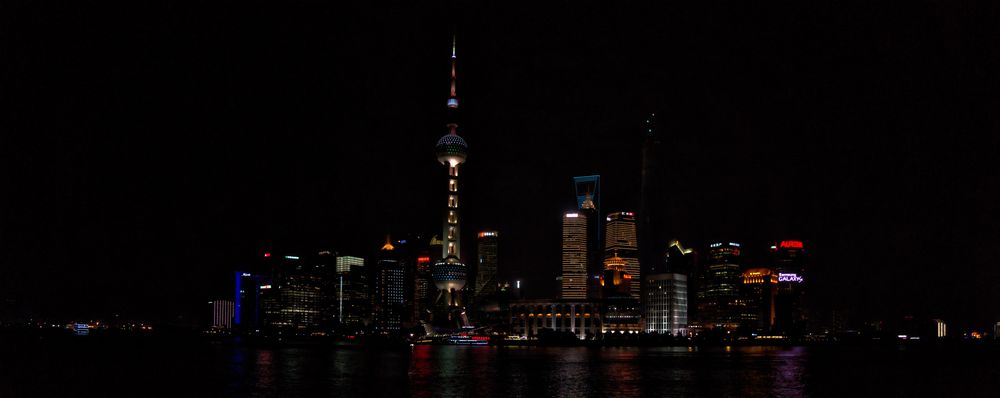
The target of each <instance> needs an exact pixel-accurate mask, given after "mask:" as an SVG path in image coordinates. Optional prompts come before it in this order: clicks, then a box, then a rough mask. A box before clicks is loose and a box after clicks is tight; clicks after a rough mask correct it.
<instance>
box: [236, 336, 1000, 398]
mask: <svg viewBox="0 0 1000 398" xmlns="http://www.w3.org/2000/svg"><path fill="white" fill-rule="evenodd" d="M231 349H232V350H233V351H232V352H231V353H230V355H229V359H230V361H231V362H230V364H229V367H228V369H229V374H228V375H227V376H228V378H229V379H230V380H228V381H231V380H242V383H240V382H236V383H232V382H230V383H229V385H230V386H231V387H232V388H230V389H227V391H226V394H225V395H233V396H254V397H268V396H281V397H298V396H317V395H320V396H388V395H400V396H414V397H443V396H475V397H519V396H552V397H601V396H616V397H638V396H662V397H721V396H739V397H793V398H795V397H837V396H847V395H850V396H880V395H885V394H889V395H898V394H899V393H900V392H906V391H909V392H911V393H912V392H916V393H918V394H909V395H923V394H919V393H921V392H923V390H921V389H919V388H914V387H913V386H912V385H910V387H908V389H907V386H908V384H904V383H905V382H906V381H907V379H894V382H895V383H896V384H897V385H895V386H894V385H891V384H886V383H883V382H884V380H882V379H881V378H880V376H878V375H877V372H875V374H876V375H872V373H873V371H878V370H881V369H883V368H882V367H886V366H889V367H891V366H906V365H905V364H904V363H897V361H899V355H898V354H897V353H895V352H894V351H891V350H883V351H882V352H879V353H878V354H877V355H878V357H879V358H882V359H881V361H882V362H873V363H872V364H870V365H868V366H867V367H866V366H854V367H853V368H851V367H850V366H852V365H856V364H857V363H858V362H857V360H858V358H860V355H858V352H854V353H842V352H840V351H838V350H837V349H830V348H827V349H821V350H820V351H819V353H817V351H816V349H815V348H802V347H709V348H694V347H650V348H635V347H607V348H587V347H464V346H416V347H411V348H410V349H409V350H377V349H364V348H357V347H353V348H329V347H327V348H320V349H317V348H274V349H263V348H260V349H254V348H246V347H231ZM926 356H928V357H929V358H933V355H926ZM872 366H876V367H875V368H873V367H872ZM994 369H995V368H994ZM998 374H1000V373H998ZM938 377H939V378H940V375H938ZM949 377H953V378H960V377H962V374H959V373H956V374H955V375H952V376H949ZM841 378H848V379H851V380H853V381H852V382H851V383H848V384H846V385H845V383H844V382H843V380H842V379H841ZM943 380H945V381H948V379H943ZM852 383H853V384H852ZM994 383H995V382H994ZM952 384H954V383H952ZM858 386H861V387H858ZM845 394H846V395H845ZM904 395H907V394H904Z"/></svg>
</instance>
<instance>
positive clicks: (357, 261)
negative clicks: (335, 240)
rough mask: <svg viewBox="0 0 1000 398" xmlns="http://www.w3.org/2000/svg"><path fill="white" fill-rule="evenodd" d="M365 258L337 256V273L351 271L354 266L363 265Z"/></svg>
mask: <svg viewBox="0 0 1000 398" xmlns="http://www.w3.org/2000/svg"><path fill="white" fill-rule="evenodd" d="M364 266H365V259H363V258H361V257H354V256H337V273H342V272H351V270H352V269H356V267H364Z"/></svg>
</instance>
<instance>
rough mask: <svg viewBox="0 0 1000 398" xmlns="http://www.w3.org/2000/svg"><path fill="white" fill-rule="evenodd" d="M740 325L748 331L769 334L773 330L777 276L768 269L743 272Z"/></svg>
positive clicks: (752, 269)
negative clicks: (742, 304)
mask: <svg viewBox="0 0 1000 398" xmlns="http://www.w3.org/2000/svg"><path fill="white" fill-rule="evenodd" d="M742 289H743V300H744V303H745V305H744V306H743V307H742V310H743V314H742V316H741V318H742V324H743V326H745V327H746V328H747V329H748V330H752V331H755V332H758V333H769V332H771V331H772V330H773V329H774V315H775V312H774V303H775V300H774V298H775V295H776V294H777V293H778V274H777V273H775V272H774V271H772V270H771V269H769V268H751V269H748V270H746V271H743V286H742Z"/></svg>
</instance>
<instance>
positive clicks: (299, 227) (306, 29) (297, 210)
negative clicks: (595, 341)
mask: <svg viewBox="0 0 1000 398" xmlns="http://www.w3.org/2000/svg"><path fill="white" fill-rule="evenodd" d="M192 3H195V2H171V1H143V2H138V3H133V2H122V4H112V2H106V1H93V2H85V1H77V2H69V4H64V5H55V4H50V2H30V1H15V2H4V3H3V4H2V5H0V62H2V66H3V67H2V69H0V100H2V110H0V115H2V118H0V120H2V122H0V184H2V186H3V187H4V188H5V189H3V194H2V196H0V197H2V201H0V248H2V253H3V255H2V256H0V264H2V266H0V270H2V274H0V298H2V299H3V301H2V302H0V315H2V316H8V317H9V316H16V315H23V314H26V313H32V314H38V315H43V316H69V317H78V316H79V317H85V316H108V315H109V314H123V316H133V317H145V318H147V319H176V317H177V316H178V315H181V316H186V317H191V316H194V315H197V314H196V311H198V310H204V308H202V307H201V306H203V305H204V302H205V301H207V300H210V299H212V298H216V297H224V296H226V295H228V294H229V292H230V290H231V288H232V287H231V283H232V282H231V278H230V276H231V274H230V271H232V270H234V269H237V268H241V267H243V266H245V264H248V263H249V262H251V261H253V260H254V258H255V257H257V256H259V255H261V254H262V253H263V252H264V251H277V252H288V253H309V252H314V251H318V250H323V249H325V250H333V251H338V252H340V253H344V254H356V255H365V256H370V255H372V254H373V253H374V252H375V250H376V249H377V248H378V247H380V246H381V242H382V241H383V239H384V236H385V234H386V233H390V232H391V233H394V234H401V233H405V232H431V233H439V230H440V220H441V215H442V212H443V208H444V205H445V197H444V190H445V185H444V180H443V177H442V176H443V175H444V174H445V173H446V170H445V168H444V167H443V166H441V165H439V164H438V163H437V162H436V160H435V157H434V144H435V143H436V141H437V139H438V138H439V137H440V136H441V135H443V134H445V133H446V132H447V129H446V127H445V124H446V123H447V122H448V120H447V118H446V117H447V112H446V107H445V100H446V99H447V95H448V72H449V55H450V44H451V37H452V34H457V41H458V74H459V77H458V94H459V98H460V100H461V120H460V126H459V134H460V135H461V136H463V137H464V138H465V139H466V141H467V142H468V143H469V147H470V149H469V158H468V163H467V164H466V166H465V169H464V170H463V175H462V178H463V182H462V183H463V185H462V190H463V192H462V194H463V198H462V206H463V211H464V212H465V218H464V221H463V229H464V232H465V233H466V234H465V235H466V236H465V238H464V243H465V244H464V250H465V253H464V255H465V257H471V256H473V255H474V254H475V252H474V248H475V245H474V241H473V239H472V234H473V233H474V232H476V231H477V230H479V229H482V228H496V229H498V230H499V231H500V232H501V234H502V240H501V244H502V249H501V260H500V261H501V265H500V267H501V273H502V274H504V275H506V276H509V277H518V278H522V279H524V280H525V283H526V286H527V289H528V292H527V293H528V294H529V295H531V296H537V297H545V296H549V295H552V294H554V286H555V284H554V282H553V281H552V279H553V278H554V277H555V276H556V273H557V272H558V268H559V247H560V244H559V240H560V234H561V231H560V215H561V213H562V212H563V211H564V210H568V209H570V208H572V206H573V205H574V197H573V185H572V182H571V177H572V176H575V175H587V174H600V175H601V176H602V185H603V186H602V190H603V192H602V193H603V198H602V201H603V207H604V208H603V210H604V211H606V212H607V211H613V210H619V209H621V210H637V209H638V205H639V199H638V193H639V171H640V159H639V154H640V145H641V142H642V121H643V120H644V119H645V117H646V115H647V114H648V113H652V112H655V113H656V118H657V131H658V134H659V137H660V141H661V144H660V146H659V147H658V149H657V156H658V158H659V164H658V169H657V170H656V171H657V173H658V178H657V180H656V184H657V188H656V189H657V193H658V196H659V199H658V200H657V201H656V203H655V204H654V206H655V207H656V209H657V210H658V212H659V213H658V214H659V216H658V217H657V220H656V221H657V222H656V228H657V230H658V234H660V235H662V236H660V237H659V238H661V239H662V240H663V241H664V242H665V241H666V240H667V239H668V238H673V237H676V238H679V239H681V241H682V242H684V243H685V244H686V245H688V246H694V247H695V248H697V249H700V250H704V248H705V246H706V245H707V244H708V243H711V242H712V241H715V240H727V241H737V242H742V243H743V245H744V247H745V249H746V250H745V253H746V254H747V258H746V264H747V265H763V263H762V261H763V258H764V254H765V251H766V249H767V247H768V246H769V245H770V244H771V243H772V242H773V241H775V240H781V239H796V240H802V241H804V242H805V245H806V251H807V254H808V255H809V259H810V260H809V266H810V268H809V273H808V276H809V283H810V285H809V289H810V290H809V296H810V299H811V300H812V301H813V303H814V305H815V306H817V307H818V308H823V309H842V310H848V311H850V312H852V313H854V314H855V315H854V316H856V318H857V319H858V320H864V319H868V318H889V317H896V316H899V315H905V314H914V315H918V316H928V317H940V318H943V319H945V320H948V321H950V323H952V324H955V325H957V326H962V325H981V324H984V323H985V322H992V321H997V320H1000V305H998V304H997V303H1000V289H998V287H1000V265H998V264H1000V263H998V259H1000V245H998V243H997V242H1000V229H998V226H997V222H996V221H997V220H998V217H1000V212H998V210H1000V201H998V198H1000V178H998V170H1000V167H998V166H1000V164H998V163H1000V161H998V157H997V150H998V149H1000V145H998V144H1000V139H998V130H1000V119H998V117H997V112H998V110H1000V96H998V91H997V89H998V80H997V74H996V70H997V69H998V68H1000V62H998V61H1000V35H998V29H997V21H998V20H1000V12H998V6H997V5H995V4H988V2H987V4H981V3H979V2H973V1H908V2H892V3H894V4H883V3H882V2H872V1H831V0H828V1H775V2H765V4H761V3H760V2H732V4H730V3H728V2H718V1H707V2H702V1H698V2H666V3H669V4H665V5H664V4H661V5H658V6H655V7H654V6H645V5H641V6H630V7H627V8H619V7H621V6H620V5H618V4H612V2H609V3H608V4H605V5H593V4H585V3H588V2H583V3H581V2H568V1H555V2H546V3H548V5H544V6H541V5H539V4H536V3H535V2H529V3H526V4H513V3H510V2H499V3H496V4H493V5H482V4H478V2H469V1H464V2H455V3H453V4H446V3H435V4H432V5H422V6H416V5H407V6H392V7H390V6H382V7H375V6H370V5H346V4H340V3H339V2H332V1H315V0H314V1H282V2H262V1H211V2H197V3H199V4H192ZM885 3H889V2H885ZM473 4H478V6H476V7H473Z"/></svg>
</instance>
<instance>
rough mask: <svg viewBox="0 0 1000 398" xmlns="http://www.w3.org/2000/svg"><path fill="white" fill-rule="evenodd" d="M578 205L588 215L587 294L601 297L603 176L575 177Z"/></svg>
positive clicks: (581, 212) (574, 184) (580, 211)
mask: <svg viewBox="0 0 1000 398" xmlns="http://www.w3.org/2000/svg"><path fill="white" fill-rule="evenodd" d="M573 186H574V188H575V189H576V206H577V209H578V210H579V213H580V214H583V215H586V216H587V278H588V280H587V296H588V297H589V298H591V299H598V298H601V283H600V282H601V273H603V272H604V250H603V249H604V245H603V244H602V243H601V236H602V234H603V230H602V228H601V226H602V225H603V223H602V222H601V220H602V219H601V176H599V175H591V176H579V177H573Z"/></svg>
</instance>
